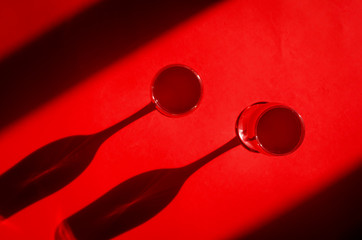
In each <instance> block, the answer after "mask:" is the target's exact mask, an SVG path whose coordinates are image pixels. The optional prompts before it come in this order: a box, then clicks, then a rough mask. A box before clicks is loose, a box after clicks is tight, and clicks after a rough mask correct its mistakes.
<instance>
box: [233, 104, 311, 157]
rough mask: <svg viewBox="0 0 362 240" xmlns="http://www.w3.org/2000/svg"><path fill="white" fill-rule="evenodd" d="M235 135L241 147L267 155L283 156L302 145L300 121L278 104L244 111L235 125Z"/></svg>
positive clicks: (300, 119) (293, 113) (249, 107)
mask: <svg viewBox="0 0 362 240" xmlns="http://www.w3.org/2000/svg"><path fill="white" fill-rule="evenodd" d="M236 134H237V136H238V137H239V139H240V141H241V143H242V145H243V146H244V147H245V148H246V149H248V150H250V151H252V152H258V153H264V154H267V155H274V156H280V155H286V154H290V153H292V152H294V151H295V150H296V149H297V148H298V147H299V146H300V145H301V143H302V142H303V139H304V134H305V127H304V122H303V119H302V117H301V116H300V114H299V113H297V112H296V111H295V110H294V109H292V108H291V107H288V106H286V105H283V104H280V103H270V102H258V103H254V104H252V105H250V106H248V107H247V108H245V109H244V110H243V111H242V112H241V113H240V115H239V117H238V118H237V121H236Z"/></svg>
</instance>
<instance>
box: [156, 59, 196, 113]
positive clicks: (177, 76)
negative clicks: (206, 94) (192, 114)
mask: <svg viewBox="0 0 362 240" xmlns="http://www.w3.org/2000/svg"><path fill="white" fill-rule="evenodd" d="M152 93H153V98H154V100H155V103H156V105H157V106H158V107H159V108H161V109H162V110H163V111H165V112H167V113H169V114H183V113H186V112H188V111H190V110H191V109H193V108H195V107H196V106H197V104H198V102H199V100H200V97H201V82H200V79H199V77H198V75H197V74H196V73H195V72H193V71H192V70H191V69H188V68H186V67H183V66H172V67H170V68H167V69H165V70H164V71H162V72H161V73H160V74H159V75H158V76H157V77H156V79H155V81H154V83H153V86H152Z"/></svg>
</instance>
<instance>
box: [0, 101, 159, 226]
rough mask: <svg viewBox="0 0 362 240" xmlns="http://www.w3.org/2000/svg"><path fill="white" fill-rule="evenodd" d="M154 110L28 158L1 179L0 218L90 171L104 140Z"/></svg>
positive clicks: (66, 140)
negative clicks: (89, 168)
mask: <svg viewBox="0 0 362 240" xmlns="http://www.w3.org/2000/svg"><path fill="white" fill-rule="evenodd" d="M153 110H155V106H154V104H153V103H149V104H147V105H146V106H145V107H143V108H142V109H141V110H139V111H137V112H136V113H134V114H133V115H131V116H130V117H128V118H126V119H124V120H123V121H121V122H119V123H117V124H115V125H113V126H111V127H109V128H107V129H105V130H103V131H101V132H98V133H95V134H92V135H76V136H70V137H65V138H62V139H59V140H57V141H54V142H52V143H49V144H47V145H45V146H44V147H42V148H39V149H38V150H36V151H34V152H33V153H31V154H30V155H28V156H27V157H25V158H24V159H23V160H21V161H20V162H18V163H17V164H16V165H15V166H13V167H12V168H11V169H9V170H8V171H6V172H5V173H3V174H2V175H1V176H0V219H6V218H9V217H10V216H12V215H13V214H15V213H17V212H19V211H20V210H22V209H24V208H25V207H27V206H29V205H31V204H33V203H35V202H37V201H39V200H41V199H43V198H44V197H46V196H49V195H50V194H53V193H55V192H56V191H58V190H60V189H61V188H63V187H65V186H66V185H68V184H69V183H70V182H72V181H73V180H74V179H75V178H77V177H78V176H79V175H80V174H81V173H82V172H83V171H84V170H85V169H86V168H87V166H88V165H89V164H90V162H91V161H92V159H93V157H94V155H95V154H96V152H97V150H98V149H99V147H100V146H101V145H102V143H103V142H104V141H106V140H107V139H108V138H109V137H110V136H112V135H113V134H115V133H116V132H117V131H119V130H120V129H122V128H124V127H126V126H127V125H129V124H130V123H132V122H134V121H136V120H137V119H139V118H141V117H143V116H145V115H147V114H148V113H150V112H152V111H153Z"/></svg>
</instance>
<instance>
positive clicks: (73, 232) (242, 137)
mask: <svg viewBox="0 0 362 240" xmlns="http://www.w3.org/2000/svg"><path fill="white" fill-rule="evenodd" d="M236 134H237V136H235V137H234V138H232V139H231V140H230V141H228V142H227V143H225V144H224V145H222V146H221V147H219V148H217V149H216V150H214V151H212V152H210V153H209V154H207V155H205V156H204V157H202V158H200V159H198V160H197V161H194V162H192V163H190V164H188V165H186V166H183V167H179V168H167V169H156V170H152V171H148V172H144V173H141V174H139V175H137V176H134V177H132V178H130V179H128V180H126V181H124V182H122V183H120V184H119V185H117V186H116V187H114V188H113V189H111V190H110V191H108V192H107V193H106V194H104V195H103V196H101V197H100V198H98V199H97V200H95V201H94V202H92V203H91V204H89V205H88V206H86V207H85V208H83V209H81V210H80V211H78V212H76V213H75V214H73V215H72V216H69V217H68V218H67V219H65V220H63V221H62V222H61V224H60V225H59V226H58V227H57V229H56V232H55V239H56V240H75V239H111V238H114V237H116V236H117V235H119V234H122V233H124V232H127V231H129V230H131V229H133V228H135V227H137V226H139V225H141V224H143V223H144V222H146V221H148V220H149V219H151V218H152V217H154V216H155V215H157V214H158V213H159V212H160V211H162V209H164V208H165V207H166V206H167V205H168V204H169V203H170V202H171V201H172V200H173V199H174V198H175V197H176V196H177V194H178V192H179V190H180V189H181V187H182V186H183V185H184V183H185V182H186V181H187V179H188V178H189V177H190V176H191V175H192V174H193V173H195V172H196V171H197V170H199V169H200V168H201V167H203V166H204V165H206V164H207V163H209V162H210V161H212V160H213V159H215V158H216V157H218V156H220V155H221V154H223V153H225V152H227V151H229V150H231V149H233V148H235V147H236V146H239V145H240V144H242V145H244V146H245V147H246V148H247V149H249V150H250V151H253V152H260V153H264V154H267V155H286V154H289V153H291V152H293V151H295V150H296V149H297V148H298V146H300V144H301V143H302V141H303V137H304V124H303V120H302V118H301V116H300V115H299V114H298V113H297V112H296V111H294V110H293V109H292V108H290V107H288V106H285V105H283V104H278V103H267V102H259V103H255V104H253V105H251V106H249V107H247V108H246V109H245V110H244V111H242V113H241V114H240V115H239V117H238V118H237V121H236Z"/></svg>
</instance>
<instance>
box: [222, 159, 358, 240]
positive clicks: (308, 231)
mask: <svg viewBox="0 0 362 240" xmlns="http://www.w3.org/2000/svg"><path fill="white" fill-rule="evenodd" d="M359 162H360V164H359V165H358V166H357V167H356V168H355V169H353V170H352V171H351V172H349V173H348V174H347V175H346V176H344V177H342V178H341V179H339V180H338V181H336V182H335V183H334V184H332V185H330V186H328V187H327V188H325V189H323V190H322V191H320V192H318V193H317V194H315V195H314V196H312V197H310V198H309V199H307V200H306V201H304V202H302V203H301V204H299V205H298V206H296V207H294V208H293V209H290V210H289V211H287V212H285V213H283V214H282V215H280V216H279V217H276V218H275V219H273V220H271V221H270V222H268V223H266V224H265V225H262V226H260V227H259V228H257V229H254V230H253V231H251V232H249V233H247V234H237V235H235V236H233V237H231V238H229V239H230V240H231V239H232V240H257V239H297V240H299V239H300V240H302V239H351V240H353V239H356V240H357V239H358V240H359V239H362V158H361V159H359Z"/></svg>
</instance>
